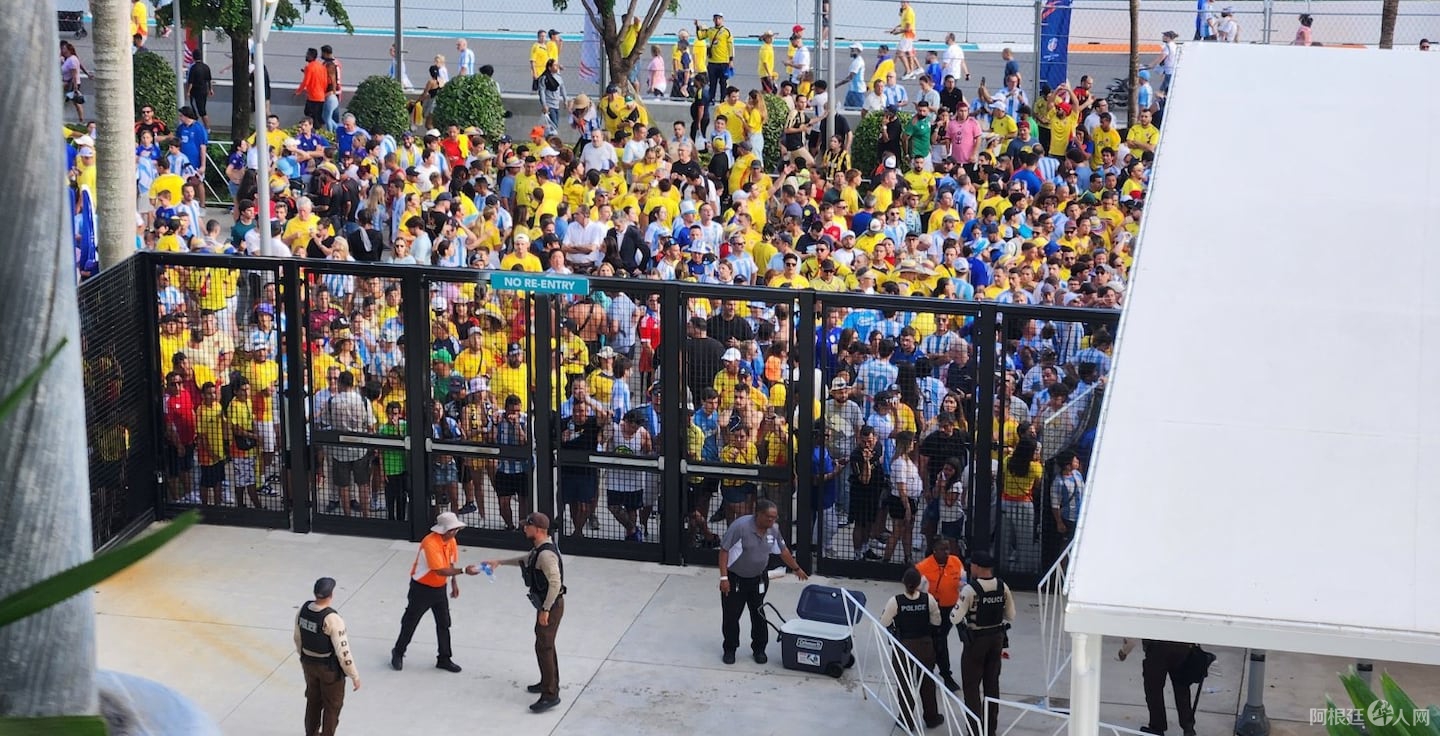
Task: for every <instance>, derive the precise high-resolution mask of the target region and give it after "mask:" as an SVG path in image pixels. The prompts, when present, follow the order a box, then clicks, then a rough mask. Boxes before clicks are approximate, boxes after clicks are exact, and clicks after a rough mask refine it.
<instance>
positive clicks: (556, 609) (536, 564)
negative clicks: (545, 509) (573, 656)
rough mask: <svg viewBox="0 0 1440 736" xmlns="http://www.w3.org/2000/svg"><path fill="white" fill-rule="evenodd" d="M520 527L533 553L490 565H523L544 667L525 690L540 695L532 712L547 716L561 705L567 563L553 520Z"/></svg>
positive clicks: (540, 517) (529, 520)
mask: <svg viewBox="0 0 1440 736" xmlns="http://www.w3.org/2000/svg"><path fill="white" fill-rule="evenodd" d="M520 528H521V530H522V531H524V532H525V538H526V539H528V540H530V546H531V549H530V554H528V555H525V556H524V557H514V558H511V559H508V560H491V561H490V562H488V563H486V564H489V565H490V566H491V567H492V568H498V567H500V566H501V565H519V566H520V577H521V579H522V580H524V581H525V590H526V593H525V594H526V596H527V597H529V598H530V604H531V605H533V606H535V611H536V613H535V660H536V662H537V663H538V664H539V665H540V681H539V682H537V683H535V684H534V685H529V686H527V687H526V688H525V689H526V690H528V691H529V692H532V693H538V694H539V695H540V699H539V700H536V701H535V702H534V703H531V704H530V710H532V711H535V712H536V713H543V712H545V711H547V710H550V709H551V708H554V707H555V706H557V705H559V704H560V662H559V660H558V659H557V658H556V656H555V634H557V633H558V632H559V631H560V618H561V617H562V616H564V615H565V561H564V560H563V559H561V557H560V550H559V549H556V547H555V543H554V542H552V541H550V517H548V516H546V515H545V514H542V513H540V512H538V511H537V512H535V513H533V514H530V515H529V516H528V517H526V518H525V521H524V522H522V523H521V525H520Z"/></svg>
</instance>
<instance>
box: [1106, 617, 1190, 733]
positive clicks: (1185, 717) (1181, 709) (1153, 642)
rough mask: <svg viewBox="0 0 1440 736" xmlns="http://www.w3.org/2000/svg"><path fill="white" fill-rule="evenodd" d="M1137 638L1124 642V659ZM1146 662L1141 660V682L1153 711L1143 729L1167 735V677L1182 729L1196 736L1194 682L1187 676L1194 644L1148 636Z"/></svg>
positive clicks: (1122, 660) (1121, 655)
mask: <svg viewBox="0 0 1440 736" xmlns="http://www.w3.org/2000/svg"><path fill="white" fill-rule="evenodd" d="M1135 644H1136V641H1135V640H1134V639H1126V640H1124V641H1123V642H1121V646H1120V654H1119V659H1120V661H1121V662H1124V661H1125V658H1126V657H1128V656H1130V652H1132V651H1134V649H1135ZM1142 646H1143V647H1144V648H1145V661H1144V662H1141V663H1140V673H1141V682H1142V683H1143V685H1144V688H1145V709H1146V710H1148V711H1149V712H1150V722H1149V723H1148V724H1146V725H1145V726H1143V727H1142V728H1141V729H1140V730H1141V731H1142V732H1144V733H1153V734H1164V733H1165V729H1166V727H1167V726H1168V725H1169V724H1168V723H1166V718H1165V716H1166V713H1165V679H1166V678H1167V677H1168V678H1169V679H1170V687H1171V689H1172V690H1174V693H1175V712H1176V715H1178V716H1179V721H1180V730H1181V731H1182V732H1184V736H1195V701H1194V700H1192V699H1191V698H1190V685H1191V682H1189V681H1187V680H1186V679H1185V673H1184V668H1185V661H1186V660H1187V659H1188V658H1189V657H1190V650H1191V649H1193V648H1195V645H1194V644H1186V643H1185V642H1180V641H1163V640H1160V639H1145V640H1144V641H1143V642H1142Z"/></svg>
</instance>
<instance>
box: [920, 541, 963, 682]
mask: <svg viewBox="0 0 1440 736" xmlns="http://www.w3.org/2000/svg"><path fill="white" fill-rule="evenodd" d="M930 550H931V551H930V556H929V557H926V558H925V559H923V560H921V561H920V562H919V563H918V564H916V565H915V569H916V570H919V571H920V575H921V577H922V578H924V583H923V584H922V585H921V587H920V589H921V590H923V591H925V592H927V593H929V594H930V595H933V596H935V602H936V603H938V604H940V627H939V628H938V629H936V630H935V664H936V665H938V666H939V667H940V676H941V677H943V678H945V687H946V688H947V689H949V690H950V692H952V693H953V692H955V691H956V690H959V689H960V683H958V682H955V673H954V672H953V671H952V670H951V669H950V642H949V640H948V637H949V636H950V627H951V626H952V624H951V623H950V614H951V613H953V612H954V611H955V606H956V605H957V604H958V603H959V602H960V588H961V587H962V586H964V585H965V571H964V569H963V568H964V567H965V563H964V562H962V561H961V560H960V558H959V557H953V556H951V554H950V540H949V539H946V538H945V537H935V541H933V542H932V543H931V546H930Z"/></svg>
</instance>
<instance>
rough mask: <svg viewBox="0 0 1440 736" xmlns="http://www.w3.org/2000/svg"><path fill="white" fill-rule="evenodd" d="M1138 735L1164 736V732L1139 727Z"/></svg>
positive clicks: (1147, 727)
mask: <svg viewBox="0 0 1440 736" xmlns="http://www.w3.org/2000/svg"><path fill="white" fill-rule="evenodd" d="M1140 733H1153V734H1155V736H1165V732H1164V731H1160V730H1157V729H1154V728H1151V727H1149V726H1141V727H1140Z"/></svg>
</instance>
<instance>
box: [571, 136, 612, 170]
mask: <svg viewBox="0 0 1440 736" xmlns="http://www.w3.org/2000/svg"><path fill="white" fill-rule="evenodd" d="M618 161H619V159H617V158H616V157H615V146H613V145H611V144H610V142H609V141H606V142H604V143H601V144H600V145H598V146H597V145H595V144H594V143H590V144H588V145H586V146H585V150H584V152H582V153H581V154H580V162H581V163H583V164H585V168H586V170H588V171H609V170H610V169H613V168H615V164H616V163H617V162H618Z"/></svg>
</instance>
